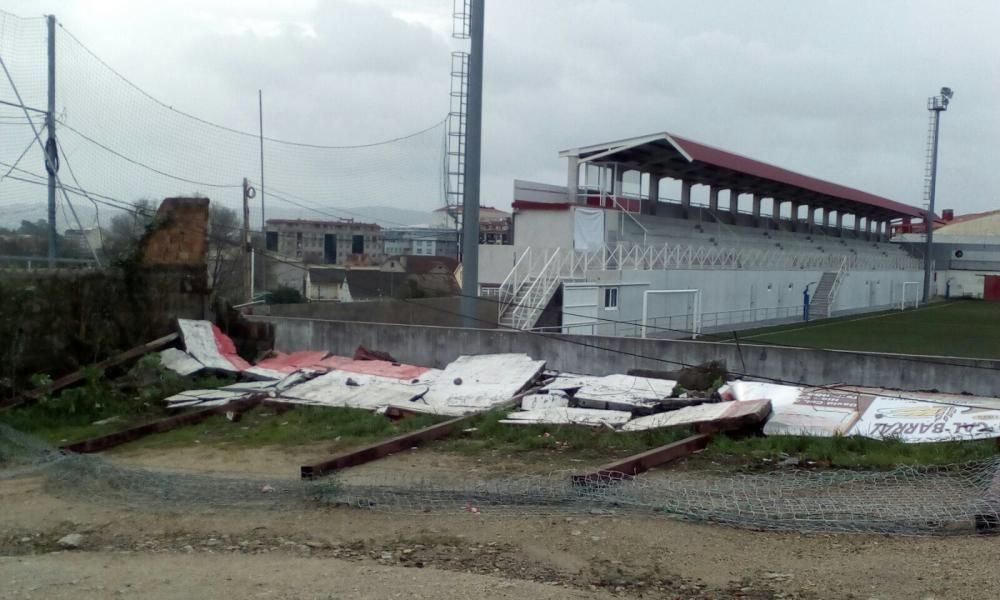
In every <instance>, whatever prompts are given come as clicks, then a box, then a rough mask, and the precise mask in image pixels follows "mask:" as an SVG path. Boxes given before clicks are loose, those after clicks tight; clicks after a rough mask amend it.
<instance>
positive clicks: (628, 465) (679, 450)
mask: <svg viewBox="0 0 1000 600" xmlns="http://www.w3.org/2000/svg"><path fill="white" fill-rule="evenodd" d="M709 439H711V436H710V435H708V434H705V433H700V434H697V435H692V436H691V437H688V438H684V439H683V440H680V441H677V442H674V443H672V444H667V445H666V446H660V447H659V448H653V449H652V450H648V451H646V452H643V453H641V454H634V455H632V456H629V457H627V458H623V459H621V460H617V461H615V462H611V463H608V464H606V465H603V466H600V467H598V468H597V469H595V470H594V471H592V472H590V473H583V474H580V475H573V483H575V484H578V485H593V484H607V483H610V482H614V481H619V480H622V479H627V478H629V477H632V476H635V475H638V474H639V473H642V472H644V471H648V470H649V469H651V468H653V467H655V466H658V465H662V464H664V463H668V462H670V461H672V460H677V459H678V458H683V457H685V456H689V455H691V454H694V453H695V452H697V451H698V450H704V449H705V447H706V446H708V441H709Z"/></svg>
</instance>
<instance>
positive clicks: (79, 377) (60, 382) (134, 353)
mask: <svg viewBox="0 0 1000 600" xmlns="http://www.w3.org/2000/svg"><path fill="white" fill-rule="evenodd" d="M178 337H179V334H177V333H171V334H170V335H165V336H163V337H161V338H159V339H155V340H153V341H151V342H147V343H145V344H143V345H141V346H136V347H135V348H132V349H131V350H126V351H125V352H122V353H121V354H116V355H115V356H112V357H111V358H106V359H104V360H102V361H101V362H99V363H96V364H93V365H90V367H89V368H94V369H100V370H104V369H109V368H111V367H115V366H118V365H120V364H122V363H123V362H126V361H128V360H131V359H133V358H139V357H140V356H143V355H145V354H148V353H150V352H152V351H153V350H158V349H160V348H162V347H164V346H166V345H167V344H169V343H171V342H174V341H175V340H177V338H178ZM85 371H86V369H80V370H79V371H75V372H73V373H70V374H69V375H65V376H63V377H60V378H59V379H56V380H55V381H53V382H52V383H50V384H48V385H46V386H42V387H40V388H38V389H36V390H31V391H30V392H26V393H24V394H22V395H21V396H20V397H16V398H13V399H11V400H10V401H8V402H6V403H4V402H3V401H2V400H0V410H7V409H10V408H14V407H17V406H23V405H26V404H30V403H32V402H35V401H36V400H38V399H39V398H41V397H43V396H46V395H48V394H51V393H52V392H56V391H59V390H61V389H63V388H64V387H67V386H70V385H73V384H74V383H77V382H79V381H83V379H84V377H86V375H85Z"/></svg>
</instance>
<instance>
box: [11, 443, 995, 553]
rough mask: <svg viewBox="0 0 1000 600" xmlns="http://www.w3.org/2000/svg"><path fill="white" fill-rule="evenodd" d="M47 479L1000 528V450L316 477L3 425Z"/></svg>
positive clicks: (415, 503)
mask: <svg viewBox="0 0 1000 600" xmlns="http://www.w3.org/2000/svg"><path fill="white" fill-rule="evenodd" d="M25 476H32V477H41V478H42V479H43V481H44V486H45V490H46V491H47V492H48V493H51V494H53V495H55V496H58V497H61V498H65V499H67V500H70V501H87V502H99V503H101V504H102V505H111V506H121V507H123V508H135V509H140V510H152V511H156V510H166V511H171V510H182V509H187V508H212V509H226V508H229V509H244V510H251V509H265V510H267V509H290V508H308V507H312V506H331V505H333V506H345V507H353V508H355V509H363V510H370V511H385V512H391V513H406V514H423V513H438V514H449V513H451V514H466V513H474V514H478V515H480V516H483V517H489V516H490V515H500V516H503V515H519V516H520V515H524V516H528V515H551V514H587V515H605V514H606V515H612V514H614V515H620V516H629V515H634V516H667V517H673V518H680V519H686V520H691V521H703V522H715V523H723V524H727V525H732V526H736V527H744V528H751V529H769V530H786V531H799V532H857V533H887V534H903V535H956V534H966V533H972V532H974V531H979V532H989V533H996V532H1000V457H995V458H991V459H989V460H984V461H978V462H971V463H965V464H957V465H949V466H939V467H909V466H906V467H897V468H895V469H892V470H888V471H853V470H826V471H805V470H782V471H774V472H768V473H763V474H745V473H726V472H722V471H693V470H686V471H677V472H669V471H660V472H657V473H655V474H648V475H643V476H638V477H625V476H608V477H600V478H587V479H584V480H577V481H574V480H573V478H572V477H571V476H570V475H569V473H563V472H557V473H549V474H543V475H529V476H515V477H510V476H502V477H491V478H471V477H469V476H468V475H467V474H463V473H450V474H440V475H433V476H426V475H418V474H415V473H413V472H393V471H381V470H380V471H377V472H375V473H370V472H364V471H363V470H362V471H345V472H344V473H342V474H339V475H335V476H332V477H327V478H323V479H319V480H315V481H302V480H297V479H280V478H279V479H276V478H264V477H248V476H246V475H234V476H225V475H208V474H195V473H190V472H175V471H163V470H151V469H145V468H140V467H133V466H125V465H121V464H116V463H114V462H112V461H109V460H105V459H103V458H100V457H96V456H89V455H74V454H67V453H63V452H60V451H58V450H56V449H54V448H52V447H51V446H49V445H47V444H45V443H44V442H41V441H40V440H38V439H37V438H34V437H32V436H29V435H25V434H23V433H21V432H18V431H15V430H13V429H10V428H9V427H5V426H3V425H0V480H3V479H7V478H11V477H25Z"/></svg>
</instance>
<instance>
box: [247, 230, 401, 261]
mask: <svg viewBox="0 0 1000 600" xmlns="http://www.w3.org/2000/svg"><path fill="white" fill-rule="evenodd" d="M265 245H266V246H265V247H266V248H267V250H268V251H269V252H275V253H277V254H279V255H281V256H284V257H286V258H294V259H299V260H302V261H303V262H305V263H308V264H326V265H342V264H366V263H372V262H377V261H378V260H380V259H381V258H382V257H383V256H385V251H384V244H383V240H382V228H381V227H379V226H378V225H375V224H373V223H360V222H357V221H354V220H353V219H342V220H339V221H311V220H301V219H268V221H267V227H266V234H265Z"/></svg>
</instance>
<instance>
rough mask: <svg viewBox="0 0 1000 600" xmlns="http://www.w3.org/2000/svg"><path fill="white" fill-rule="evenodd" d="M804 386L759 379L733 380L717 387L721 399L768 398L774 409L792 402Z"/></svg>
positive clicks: (796, 398)
mask: <svg viewBox="0 0 1000 600" xmlns="http://www.w3.org/2000/svg"><path fill="white" fill-rule="evenodd" d="M804 389H805V388H803V387H799V386H794V385H780V384H777V383H763V382H759V381H733V382H732V383H729V384H728V385H726V386H723V387H722V388H720V389H719V395H720V396H722V399H723V400H740V401H747V400H770V401H771V406H772V408H774V409H775V410H777V409H778V408H779V407H782V406H785V405H788V404H793V403H794V402H795V401H796V400H798V399H799V394H801V393H802V390H804Z"/></svg>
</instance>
